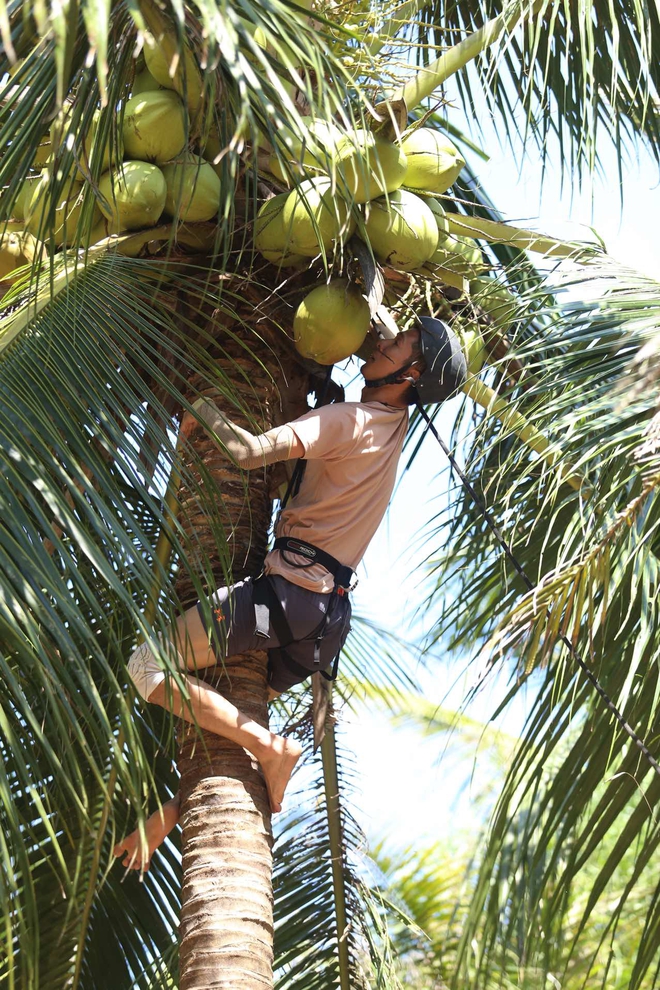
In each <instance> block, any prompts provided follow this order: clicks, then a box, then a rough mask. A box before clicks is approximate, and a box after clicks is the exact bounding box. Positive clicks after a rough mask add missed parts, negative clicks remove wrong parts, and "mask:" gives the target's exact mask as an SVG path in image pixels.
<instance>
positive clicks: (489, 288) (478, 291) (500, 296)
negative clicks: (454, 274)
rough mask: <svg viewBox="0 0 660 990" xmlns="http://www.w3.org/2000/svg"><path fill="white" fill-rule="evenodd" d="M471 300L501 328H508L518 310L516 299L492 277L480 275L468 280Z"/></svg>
mask: <svg viewBox="0 0 660 990" xmlns="http://www.w3.org/2000/svg"><path fill="white" fill-rule="evenodd" d="M470 295H471V296H472V300H473V302H475V303H476V304H477V306H480V307H481V309H483V310H485V312H486V313H487V314H488V315H489V316H490V317H491V319H492V320H493V322H494V323H496V324H497V326H498V327H500V328H501V329H502V330H505V331H506V330H508V328H509V327H510V326H511V323H512V321H513V320H515V318H516V314H517V312H518V300H517V299H516V297H515V296H514V295H513V293H512V292H509V290H508V289H507V288H506V286H505V285H502V284H501V283H500V282H497V281H496V280H495V279H494V278H488V277H485V276H482V277H480V278H475V279H473V280H472V281H471V282H470Z"/></svg>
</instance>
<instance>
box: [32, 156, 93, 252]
mask: <svg viewBox="0 0 660 990" xmlns="http://www.w3.org/2000/svg"><path fill="white" fill-rule="evenodd" d="M54 197H55V198H54ZM83 199H84V193H83V182H82V180H80V181H78V180H77V179H74V180H71V181H70V182H69V183H66V184H65V185H64V187H62V186H61V184H58V185H57V188H56V186H55V183H54V182H53V180H52V177H51V176H50V175H49V173H48V172H47V171H44V172H43V174H42V176H41V179H40V180H39V182H38V183H37V185H36V187H35V189H34V191H33V193H32V196H31V198H30V201H29V203H28V204H27V207H26V212H25V228H26V230H28V231H29V232H30V233H31V234H32V235H33V236H34V237H38V238H40V240H45V239H46V237H49V238H50V239H51V241H52V243H53V244H54V245H55V247H62V245H65V244H70V243H71V242H72V241H73V239H74V238H75V235H76V228H77V226H78V221H79V220H80V216H81V213H82V209H83ZM98 219H99V215H98V210H97V209H96V207H95V208H94V215H93V217H92V226H94V225H95V224H96V223H97V222H98Z"/></svg>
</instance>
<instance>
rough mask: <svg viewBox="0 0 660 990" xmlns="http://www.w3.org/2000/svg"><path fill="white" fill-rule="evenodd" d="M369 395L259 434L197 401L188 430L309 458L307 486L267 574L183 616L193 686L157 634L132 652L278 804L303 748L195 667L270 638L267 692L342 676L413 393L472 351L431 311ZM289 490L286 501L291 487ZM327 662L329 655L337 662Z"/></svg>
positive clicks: (261, 458) (158, 828) (246, 457)
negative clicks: (361, 574) (354, 594)
mask: <svg viewBox="0 0 660 990" xmlns="http://www.w3.org/2000/svg"><path fill="white" fill-rule="evenodd" d="M362 375H363V378H364V381H365V386H364V389H363V391H362V397H361V401H360V402H344V403H339V404H332V405H326V406H321V407H320V408H317V409H314V410H312V411H311V412H308V413H306V414H305V415H303V416H301V417H300V418H299V419H296V420H294V421H292V422H290V423H286V424H285V425H283V426H279V427H276V428H275V429H272V430H269V431H268V432H267V433H264V434H261V435H260V436H254V435H252V434H251V433H249V432H247V431H246V430H243V429H241V428H240V427H239V426H237V425H236V424H235V423H232V422H231V421H230V420H229V419H228V418H227V417H226V416H224V415H223V414H222V413H221V412H220V411H219V410H218V409H217V407H216V406H215V405H214V404H213V403H211V402H208V401H207V400H205V399H198V400H197V401H196V402H195V403H194V406H193V408H194V409H195V411H196V413H197V416H198V417H199V419H197V417H196V416H193V415H192V414H190V413H186V414H184V416H183V419H182V422H181V430H180V432H181V433H182V434H183V436H184V437H188V436H189V435H190V434H191V433H192V431H193V430H194V429H195V428H196V427H197V426H198V423H199V422H200V421H201V422H202V423H203V424H204V425H205V426H206V427H207V428H208V429H209V430H210V431H211V433H212V434H213V435H215V437H216V438H217V440H218V443H219V445H220V447H221V449H222V450H223V451H224V452H225V453H226V455H227V456H229V457H230V458H231V459H232V460H233V461H235V462H236V463H238V464H239V465H240V466H241V467H243V468H245V469H248V470H249V469H252V468H258V467H263V466H264V465H268V464H272V463H275V462H277V461H288V460H292V459H293V458H301V459H303V460H304V461H305V463H306V471H305V472H304V474H303V476H302V480H301V482H300V486H299V489H298V491H297V493H295V494H294V495H293V497H292V498H291V500H290V501H289V502H287V503H286V504H284V505H283V509H282V511H281V512H280V516H279V519H278V521H277V525H276V540H275V545H274V547H273V549H272V550H271V552H270V553H269V554H268V555H267V557H266V561H265V565H264V570H263V574H262V575H260V576H259V577H258V578H257V579H256V580H253V579H250V578H248V579H246V580H245V581H241V582H239V583H237V584H235V585H233V586H232V587H230V588H224V587H223V588H220V589H218V590H217V591H216V592H215V594H214V595H213V596H212V598H211V600H210V602H200V603H199V604H198V605H197V606H196V607H193V608H191V609H189V610H188V611H187V612H186V613H185V614H184V615H182V616H181V617H180V618H179V620H178V622H177V628H176V633H175V644H174V645H175V646H176V649H177V657H178V663H179V666H180V667H181V670H182V671H185V672H186V673H185V687H186V689H187V692H186V694H184V693H183V692H182V690H181V687H180V686H179V684H178V683H177V682H176V681H175V680H174V679H172V678H168V677H167V674H166V671H165V670H164V669H163V667H162V665H161V664H160V663H159V662H158V660H157V659H156V657H155V655H154V653H153V652H152V650H151V649H150V648H149V646H148V645H147V644H142V645H141V646H139V647H138V648H137V649H136V650H135V651H134V653H133V654H132V656H131V659H130V661H129V665H128V668H129V671H130V674H131V677H132V678H133V680H134V682H135V685H136V688H137V690H138V691H139V693H140V695H141V696H142V697H143V698H144V699H145V700H147V701H151V702H153V703H155V704H159V705H162V706H163V707H165V708H167V709H168V710H170V711H172V712H174V714H176V715H179V716H181V717H182V718H184V719H186V720H188V721H194V722H196V723H197V724H198V725H199V726H201V727H202V728H205V729H208V730H209V731H211V732H215V733H217V734H218V735H221V736H224V737H226V738H228V739H231V740H232V741H234V742H236V743H238V744H239V745H240V746H242V747H244V748H245V749H246V750H248V751H249V752H250V753H252V755H253V756H254V757H255V758H256V759H257V760H258V761H259V763H260V765H261V768H262V771H263V774H264V778H265V781H266V786H267V788H268V794H269V799H270V805H271V810H272V811H274V812H278V811H280V810H281V807H282V800H283V798H284V792H285V790H286V786H287V784H288V782H289V778H290V776H291V773H292V771H293V768H294V766H295V764H296V762H297V760H298V759H299V757H300V755H301V752H302V750H301V747H300V746H299V744H298V743H297V742H295V741H294V740H292V739H288V738H284V737H282V736H279V735H276V734H274V733H272V732H270V731H269V730H268V729H267V728H265V727H263V726H261V725H259V724H258V723H257V722H255V721H254V720H252V719H250V718H248V717H246V716H245V715H244V714H243V713H242V712H240V711H239V710H238V709H237V708H236V707H235V706H234V705H233V704H231V703H230V702H229V701H227V700H226V699H225V698H223V697H222V695H221V694H220V693H219V692H218V691H216V690H215V689H214V688H213V687H211V686H210V685H208V684H206V683H205V682H203V681H198V680H197V679H196V678H195V677H194V672H195V671H196V670H199V669H201V668H205V667H208V666H210V665H213V664H215V663H217V662H218V658H219V657H223V656H232V655H234V654H236V653H242V652H244V651H246V650H259V649H262V650H267V651H268V682H269V692H270V693H269V696H270V698H273V697H276V696H277V695H278V694H280V693H281V692H282V691H285V690H288V689H289V688H291V687H293V686H294V685H295V684H298V683H300V682H301V681H303V680H305V679H306V678H307V677H309V676H310V674H312V673H313V672H314V671H316V670H319V671H321V672H323V673H324V674H325V675H326V676H328V677H331V678H333V677H334V675H335V674H336V666H335V664H336V659H337V657H338V655H339V652H340V651H341V648H342V646H343V644H344V641H345V639H346V636H347V635H348V631H349V621H350V611H351V609H350V602H349V598H348V592H349V591H350V589H351V584H352V579H353V574H354V572H355V569H356V568H357V566H358V564H359V563H360V561H361V559H362V557H363V556H364V553H365V551H366V549H367V547H368V545H369V543H370V541H371V539H372V537H373V535H374V534H375V532H376V530H377V529H378V526H379V525H380V522H381V520H382V518H383V516H384V514H385V511H386V509H387V506H388V503H389V500H390V497H391V494H392V490H393V488H394V483H395V480H396V471H397V465H398V461H399V456H400V454H401V450H402V447H403V442H404V439H405V436H406V430H407V426H408V406H409V405H412V404H415V403H417V402H418V401H419V392H418V389H420V390H422V392H423V395H424V401H425V402H428V401H442V400H443V399H444V398H445V397H446V396H447V395H449V394H451V392H453V391H454V390H455V389H456V387H457V385H458V384H460V383H461V381H462V380H463V379H464V377H465V359H464V358H463V354H462V351H461V349H460V346H459V345H458V343H457V342H456V341H455V339H454V338H453V335H452V334H451V332H450V331H449V330H448V328H447V327H446V325H445V324H443V323H441V322H440V321H438V320H433V319H430V318H428V317H425V318H422V320H420V322H419V324H418V325H417V326H415V327H413V328H412V329H410V330H406V331H404V332H400V333H398V334H397V335H396V336H395V337H393V338H390V339H383V340H380V341H379V343H378V344H377V345H376V347H375V348H374V350H373V352H372V354H371V355H370V357H369V358H368V360H367V361H366V362H365V363H364V365H363V366H362ZM285 501H286V500H285ZM333 667H334V669H333V670H332V672H331V673H328V668H333ZM178 811H179V800H178V796H176V797H175V798H173V799H172V800H171V801H169V802H168V803H167V804H166V805H165V806H164V807H163V809H162V811H157V812H155V813H154V814H153V815H152V816H151V818H150V819H149V821H148V822H147V828H146V836H147V849H146V850H144V849H143V848H142V847H141V843H140V837H139V835H138V832H137V831H135V832H133V833H131V835H129V836H127V837H126V838H125V839H124V840H123V841H122V842H120V843H118V844H117V846H115V849H114V854H115V856H122V855H123V856H124V859H123V863H124V866H126V867H132V868H134V869H146V868H147V867H148V865H149V861H150V858H151V855H152V853H153V851H154V849H155V848H156V847H157V846H158V845H159V844H160V843H161V842H162V841H163V839H164V838H165V836H166V835H167V834H168V832H169V831H170V830H171V829H172V828H173V827H174V825H175V824H176V823H177V821H178Z"/></svg>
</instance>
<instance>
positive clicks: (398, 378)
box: [364, 359, 417, 388]
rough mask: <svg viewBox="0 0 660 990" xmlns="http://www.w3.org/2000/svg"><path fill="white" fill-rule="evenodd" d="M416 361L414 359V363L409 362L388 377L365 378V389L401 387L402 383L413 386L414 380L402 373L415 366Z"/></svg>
mask: <svg viewBox="0 0 660 990" xmlns="http://www.w3.org/2000/svg"><path fill="white" fill-rule="evenodd" d="M416 360H417V359H415V361H410V362H409V363H408V364H404V366H403V368H399V370H398V371H393V372H391V373H390V374H389V375H385V377H384V378H365V379H364V384H365V386H366V387H367V388H380V387H381V385H403V383H404V382H410V383H411V385H414V384H415V379H414V378H410V377H407V376H405V375H404V372H406V371H409V370H410V368H412V366H413V365H414V364H415V362H416ZM402 376H403V377H402Z"/></svg>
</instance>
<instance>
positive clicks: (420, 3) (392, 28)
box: [365, 0, 431, 56]
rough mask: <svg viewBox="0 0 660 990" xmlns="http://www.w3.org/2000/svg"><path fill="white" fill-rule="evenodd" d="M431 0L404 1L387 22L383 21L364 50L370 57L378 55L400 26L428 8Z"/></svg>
mask: <svg viewBox="0 0 660 990" xmlns="http://www.w3.org/2000/svg"><path fill="white" fill-rule="evenodd" d="M430 2H431V0H405V3H402V4H401V6H400V7H397V9H396V10H395V11H394V13H393V14H392V16H391V17H390V19H389V20H387V21H385V23H384V24H383V26H382V28H381V29H380V31H378V32H377V33H376V34H375V35H373V39H374V40H373V41H371V42H367V43H366V44H365V48H366V49H367V51H368V52H369V54H370V55H373V56H375V55H378V53H379V52H380V51H381V49H383V48H384V47H385V45H386V44H388V42H390V41H391V40H392V38H393V37H394V36H395V35H396V34H397V33H398V31H399V30H400V28H401V26H402V25H405V24H408V23H409V22H410V21H411V20H412V19H413V17H416V15H417V14H418V13H419V12H420V10H423V9H424V7H428V5H429V3H430Z"/></svg>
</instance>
